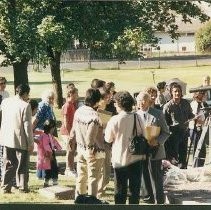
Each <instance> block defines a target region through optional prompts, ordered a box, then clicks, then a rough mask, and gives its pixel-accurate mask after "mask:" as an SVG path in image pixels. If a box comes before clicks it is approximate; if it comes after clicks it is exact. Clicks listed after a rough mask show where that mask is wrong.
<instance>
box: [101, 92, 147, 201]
mask: <svg viewBox="0 0 211 210" xmlns="http://www.w3.org/2000/svg"><path fill="white" fill-rule="evenodd" d="M114 105H115V107H116V109H117V112H118V115H115V116H113V117H112V118H111V119H110V120H109V122H108V124H107V127H106V129H105V141H106V142H108V143H112V165H113V168H114V183H115V186H114V187H115V195H114V200H115V204H126V200H127V188H128V187H129V191H130V196H129V204H139V199H140V186H141V175H142V160H143V159H144V158H145V155H133V154H132V153H131V152H130V150H129V146H130V142H131V140H132V139H133V137H134V134H133V126H134V113H133V112H132V108H133V105H134V99H133V97H132V96H131V95H130V93H129V92H127V91H120V92H117V93H116V94H115V96H114ZM136 125H137V134H138V135H141V134H142V129H141V126H140V124H139V123H138V122H137V123H136ZM128 181H129V182H128ZM128 183H129V186H128Z"/></svg>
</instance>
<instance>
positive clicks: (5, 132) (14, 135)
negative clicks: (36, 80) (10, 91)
mask: <svg viewBox="0 0 211 210" xmlns="http://www.w3.org/2000/svg"><path fill="white" fill-rule="evenodd" d="M1 108H2V122H1V130H0V145H3V146H7V147H10V148H15V149H22V150H28V148H29V147H31V146H32V145H33V143H34V141H33V132H32V119H31V118H32V111H31V107H30V104H29V103H27V102H25V101H23V100H22V99H21V98H19V96H13V97H10V98H7V99H5V100H3V102H2V104H1Z"/></svg>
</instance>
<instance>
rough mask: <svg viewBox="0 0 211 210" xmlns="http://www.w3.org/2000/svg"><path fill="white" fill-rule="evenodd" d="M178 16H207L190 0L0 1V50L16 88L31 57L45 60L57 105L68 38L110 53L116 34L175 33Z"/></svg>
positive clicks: (188, 19)
mask: <svg viewBox="0 0 211 210" xmlns="http://www.w3.org/2000/svg"><path fill="white" fill-rule="evenodd" d="M178 14H179V15H181V16H182V19H183V21H184V22H191V18H199V19H200V20H201V21H205V20H208V16H207V15H205V14H204V13H203V12H202V11H201V9H200V8H199V7H198V6H197V5H196V4H195V2H194V1H147V0H143V1H68V0H42V1H38V0H1V1H0V50H1V52H2V54H4V55H5V56H6V57H7V59H8V62H10V63H11V64H12V65H13V68H14V81H15V86H16V85H18V84H19V83H27V82H28V75H27V66H28V62H29V60H30V59H32V58H38V59H41V60H42V61H43V60H45V61H49V62H50V65H51V72H52V79H53V83H54V84H55V89H56V91H57V95H58V98H59V100H57V101H58V106H59V107H60V106H61V98H62V91H61V78H60V55H61V53H62V51H63V50H64V49H65V45H66V44H67V38H69V39H70V40H71V39H78V40H79V41H80V45H81V46H83V47H87V48H90V49H91V50H92V51H94V52H95V53H96V54H97V55H99V54H100V53H101V56H105V57H109V56H113V55H112V52H113V47H115V43H116V42H117V40H118V38H119V37H120V38H121V37H123V38H124V37H126V39H128V32H132V33H133V32H134V33H136V32H137V30H138V31H139V32H140V34H139V35H141V36H140V38H144V37H146V36H147V33H148V34H149V32H150V33H151V32H152V33H151V34H153V31H155V30H165V31H167V32H169V33H170V34H171V36H172V37H173V38H174V37H177V28H178V26H177V24H176V16H177V15H178ZM140 29H141V30H140ZM125 34H126V36H125ZM144 34H145V35H144ZM131 37H132V38H133V37H137V36H135V35H132V36H130V39H129V40H130V41H131V43H134V42H133V40H131ZM151 37H152V38H153V36H151ZM142 41H144V39H143V40H142ZM123 43H124V42H123ZM131 46H132V47H133V44H132V45H131ZM38 54H39V56H37V55H38Z"/></svg>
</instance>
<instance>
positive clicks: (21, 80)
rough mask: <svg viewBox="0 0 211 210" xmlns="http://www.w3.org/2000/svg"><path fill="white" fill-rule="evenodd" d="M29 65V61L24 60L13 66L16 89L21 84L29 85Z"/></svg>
mask: <svg viewBox="0 0 211 210" xmlns="http://www.w3.org/2000/svg"><path fill="white" fill-rule="evenodd" d="M28 63H29V60H28V59H22V60H21V61H20V62H17V63H14V64H13V72H14V89H16V87H17V86H18V85H20V84H28V82H29V80H28V71H27V68H28Z"/></svg>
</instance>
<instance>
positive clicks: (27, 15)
mask: <svg viewBox="0 0 211 210" xmlns="http://www.w3.org/2000/svg"><path fill="white" fill-rule="evenodd" d="M44 2H46V1H36V0H1V1H0V51H1V53H2V54H3V55H5V57H6V58H7V60H6V61H5V63H6V64H11V65H13V69H14V86H15V87H16V86H17V85H19V84H20V83H28V74H27V67H28V62H29V60H30V59H31V58H33V56H34V54H35V52H36V45H37V44H38V39H37V33H36V32H37V25H38V24H39V23H40V21H41V20H42V8H43V7H45V5H44Z"/></svg>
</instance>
